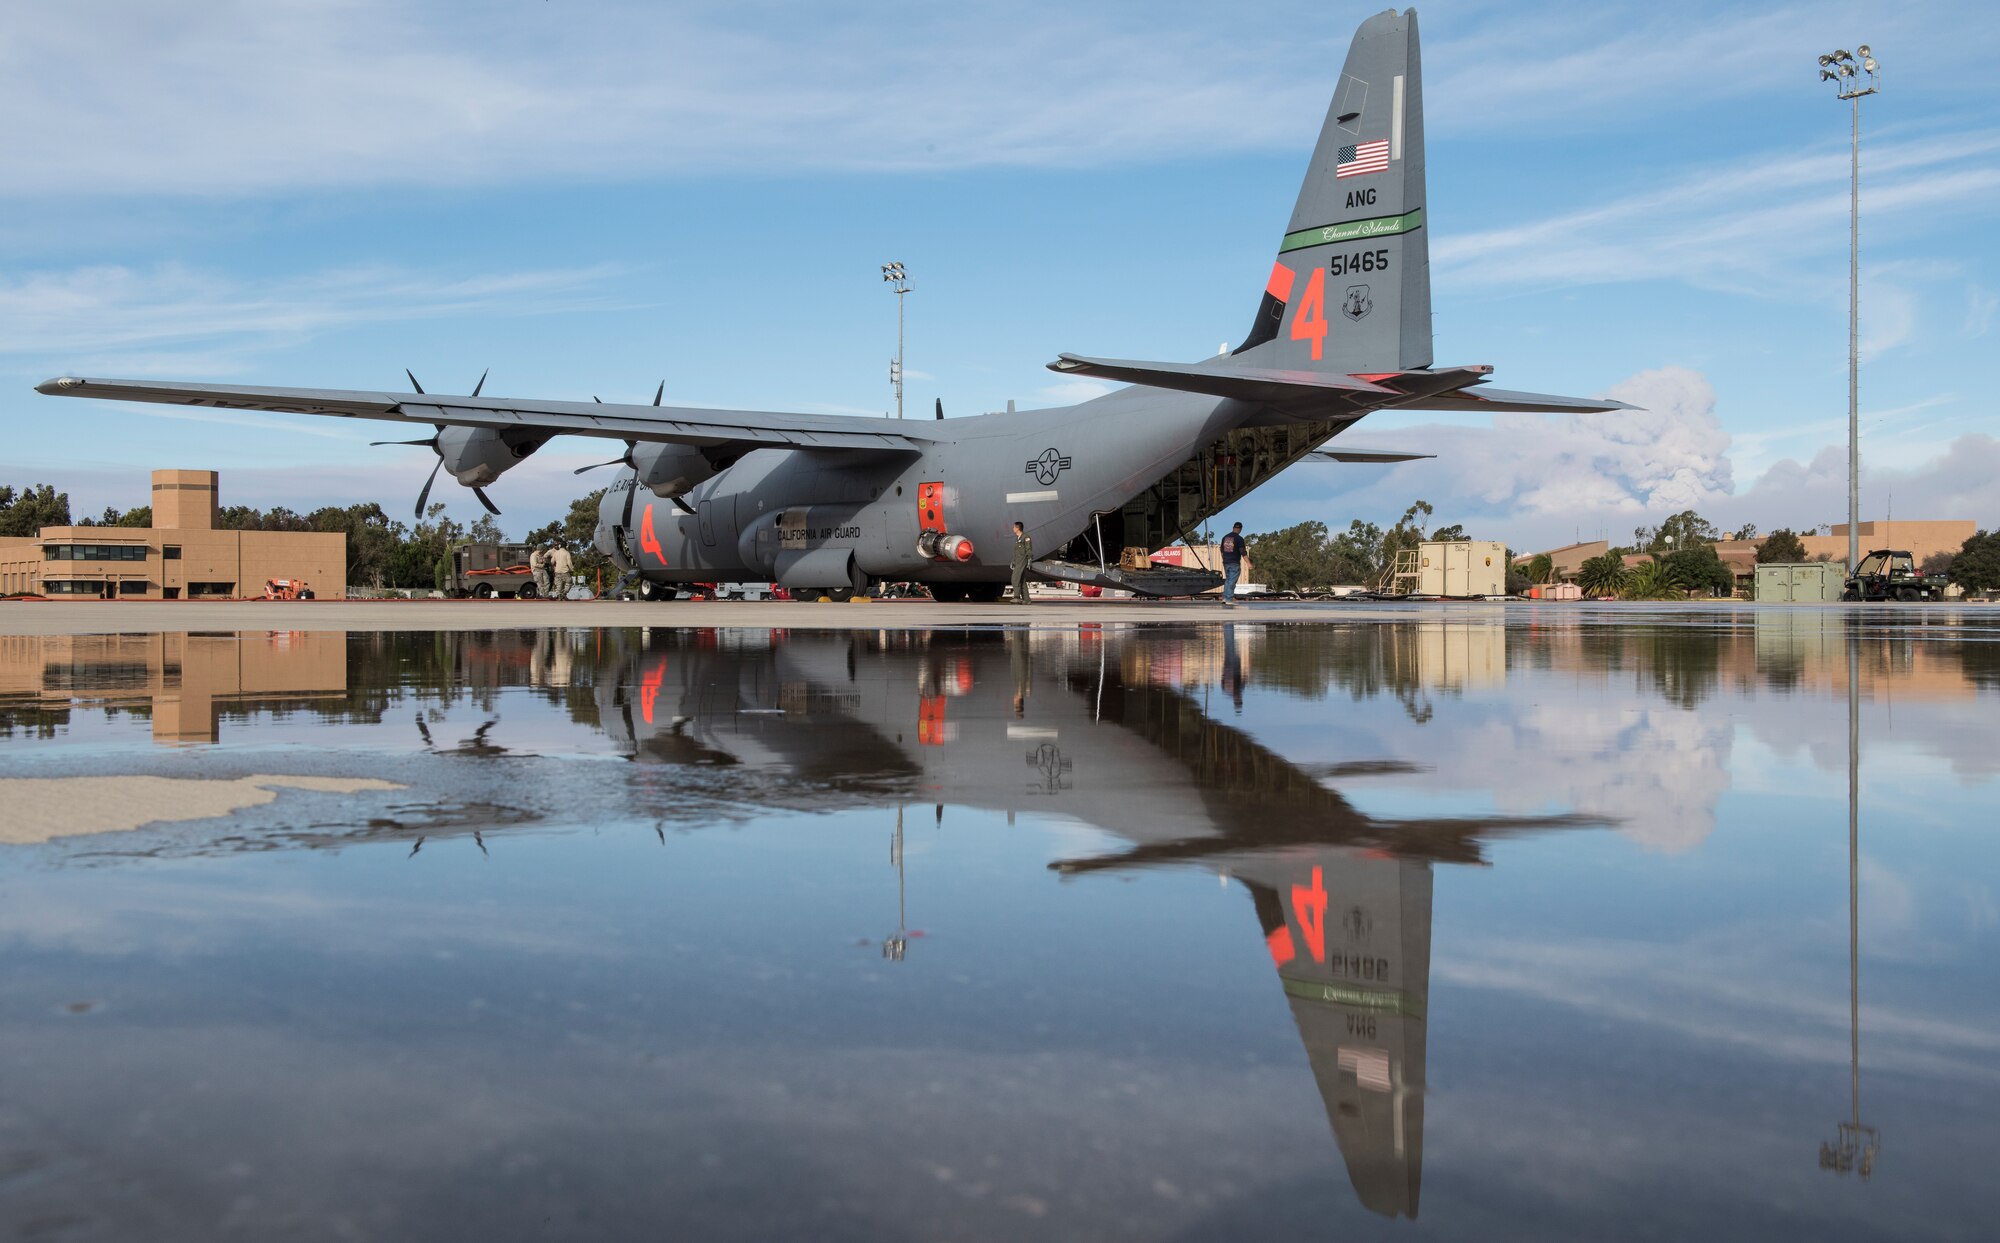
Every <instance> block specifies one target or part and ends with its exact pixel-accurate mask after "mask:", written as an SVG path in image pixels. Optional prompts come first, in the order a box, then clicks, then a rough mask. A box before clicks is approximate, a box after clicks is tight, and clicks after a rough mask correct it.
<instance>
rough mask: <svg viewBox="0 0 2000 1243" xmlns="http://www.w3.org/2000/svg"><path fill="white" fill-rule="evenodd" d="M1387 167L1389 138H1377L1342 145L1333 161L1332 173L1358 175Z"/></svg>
mask: <svg viewBox="0 0 2000 1243" xmlns="http://www.w3.org/2000/svg"><path fill="white" fill-rule="evenodd" d="M1388 168H1389V140H1388V139H1386V138H1378V139H1376V140H1375V141H1374V142H1357V143H1354V144H1352V145H1351V146H1346V147H1342V148H1341V149H1340V156H1339V158H1337V159H1336V160H1335V161H1334V167H1333V175H1334V176H1336V177H1360V176H1363V175H1365V174H1368V173H1380V172H1386V171H1388Z"/></svg>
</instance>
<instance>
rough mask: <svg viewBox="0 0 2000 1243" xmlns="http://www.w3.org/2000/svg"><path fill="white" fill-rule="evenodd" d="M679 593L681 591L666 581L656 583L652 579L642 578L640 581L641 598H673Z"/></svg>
mask: <svg viewBox="0 0 2000 1243" xmlns="http://www.w3.org/2000/svg"><path fill="white" fill-rule="evenodd" d="M679 594H680V593H679V592H677V591H675V590H674V589H673V588H672V587H669V586H667V585H666V584H664V583H655V582H652V581H650V580H642V581H641V582H640V583H639V598H640V599H641V600H671V599H673V598H674V597H675V596H676V595H679Z"/></svg>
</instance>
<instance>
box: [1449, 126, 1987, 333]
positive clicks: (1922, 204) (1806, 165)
mask: <svg viewBox="0 0 2000 1243" xmlns="http://www.w3.org/2000/svg"><path fill="white" fill-rule="evenodd" d="M1870 172H1871V175H1874V176H1875V177H1876V178H1877V180H1876V181H1875V182H1874V183H1872V184H1871V185H1869V186H1868V187H1867V188H1866V190H1865V192H1864V194H1863V197H1862V219H1863V227H1864V228H1867V227H1869V226H1870V225H1871V224H1879V223H1881V222H1883V221H1886V220H1897V221H1899V222H1904V223H1907V222H1910V221H1917V222H1919V223H1921V221H1922V217H1923V216H1924V214H1926V213H1932V214H1935V213H1944V212H1954V211H1957V212H1973V211H1978V212H1983V211H1985V210H1986V208H1987V205H1988V204H1989V203H1990V202H1991V200H1992V198H1993V196H1994V194H1995V193H1996V192H2000V130H1981V131H1976V132H1969V133H1961V134H1947V135H1942V136H1939V137H1935V138H1929V139H1919V140H1913V141H1904V142H1900V143H1896V144H1894V145H1892V146H1890V147H1889V149H1888V150H1886V151H1883V152H1881V153H1879V154H1878V155H1874V156H1871V157H1870ZM1847 178H1848V161H1847V153H1846V152H1845V151H1839V152H1835V151H1832V150H1826V151H1822V152H1818V153H1814V154H1808V155H1795V154H1783V153H1775V152H1772V153H1764V154H1761V155H1758V156H1755V157H1751V158H1747V159H1743V160H1739V161H1736V162H1733V163H1731V164H1729V165H1727V166H1725V167H1722V168H1719V169H1717V170H1715V171H1713V172H1710V173H1706V174H1697V175H1693V176H1688V175H1683V174H1682V173H1677V175H1676V176H1674V177H1672V178H1670V179H1669V180H1668V184H1667V185H1666V186H1665V187H1664V188H1660V189H1653V190H1645V191H1641V192H1638V193H1634V194H1629V195H1625V196H1622V197H1614V198H1609V199H1606V200H1604V201H1602V202H1600V203H1597V204H1596V205H1593V206H1590V207H1586V208H1583V209H1581V210H1578V211H1573V212H1568V213H1565V214H1563V215H1560V216H1554V217H1549V218H1547V219H1543V220H1540V221H1537V222H1534V223H1531V224H1526V225H1522V226H1518V227H1508V228H1504V229H1489V230H1485V231H1483V232H1479V233H1469V234H1467V233H1460V234H1456V235H1448V236H1444V237H1441V238H1440V240H1439V242H1438V244H1437V245H1436V246H1435V247H1433V249H1432V254H1431V257H1432V260H1433V262H1434V263H1435V265H1436V267H1437V268H1438V270H1439V273H1440V275H1441V277H1442V278H1443V279H1444V280H1446V281H1448V282H1450V283H1453V284H1457V285H1460V286H1464V287H1468V288H1478V287H1494V286H1498V287H1506V288H1508V289H1510V290H1514V291H1518V290H1521V289H1548V288H1554V287H1564V286H1574V285H1590V284H1602V283H1606V282H1611V281H1629V280H1653V279H1666V280H1675V281H1684V282H1687V283H1689V284H1692V285H1696V286H1698V287H1703V288H1712V289H1726V290H1729V291H1732V292H1736V293H1742V294H1749V295H1753V296H1760V297H1761V296H1769V295H1772V294H1789V295H1813V296H1818V295H1821V294H1824V293H1827V292H1830V291H1831V289H1832V288H1833V286H1834V285H1835V284H1840V285H1844V284H1845V282H1844V280H1839V279H1838V278H1836V277H1833V276H1831V275H1829V274H1828V273H1827V272H1826V271H1824V270H1823V269H1822V268H1820V267H1819V266H1818V265H1813V264H1806V263H1802V262H1801V261H1802V260H1806V259H1811V258H1814V257H1816V256H1821V255H1823V253H1824V252H1826V251H1828V250H1829V249H1844V245H1843V243H1844V242H1845V241H1846V237H1847V233H1846V230H1845V229H1844V228H1841V227H1840V226H1841V225H1842V224H1843V223H1844V222H1845V217H1846V215H1847V211H1848V193H1847V191H1848V185H1847ZM1842 275H1844V269H1843V272H1842ZM1874 293H1875V291H1874V290H1873V289H1871V299H1870V305H1871V307H1872V306H1873V305H1874V304H1875V297H1874ZM1889 335H1891V336H1893V326H1891V331H1890V333H1889ZM1884 339H1887V338H1886V337H1885V338H1884Z"/></svg>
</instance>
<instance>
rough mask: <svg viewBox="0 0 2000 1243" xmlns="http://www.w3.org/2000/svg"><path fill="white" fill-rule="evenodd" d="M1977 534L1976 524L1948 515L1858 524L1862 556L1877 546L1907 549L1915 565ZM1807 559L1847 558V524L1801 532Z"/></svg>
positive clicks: (1833, 559)
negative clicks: (1818, 531)
mask: <svg viewBox="0 0 2000 1243" xmlns="http://www.w3.org/2000/svg"><path fill="white" fill-rule="evenodd" d="M1978 533H1979V524H1978V523H1976V522H1972V521H1970V520H1966V519H1959V518H1947V519H1940V520H1936V521H1923V522H1864V523H1862V524H1861V526H1860V536H1861V555H1862V556H1864V557H1865V556H1867V555H1868V554H1869V553H1870V552H1872V551H1873V550H1875V549H1877V548H1892V549H1895V550H1897V551H1900V552H1908V553H1909V554H1910V556H1912V557H1914V558H1915V559H1916V562H1917V564H1918V565H1922V564H1923V563H1924V558H1926V557H1929V556H1932V555H1934V554H1936V553H1941V552H1953V553H1955V552H1957V551H1958V550H1959V549H1960V548H1963V547H1964V546H1965V541H1967V540H1969V539H1971V538H1972V537H1973V536H1974V535H1977V534H1978ZM1799 542H1800V543H1802V544H1804V545H1805V546H1806V557H1807V559H1808V560H1815V561H1816V560H1818V559H1819V558H1820V557H1821V556H1822V555H1823V556H1825V557H1826V558H1827V559H1828V560H1830V561H1840V562H1845V561H1846V560H1847V524H1846V523H1845V522H1840V523H1835V524H1834V525H1833V527H1832V528H1830V534H1827V535H1801V536H1799Z"/></svg>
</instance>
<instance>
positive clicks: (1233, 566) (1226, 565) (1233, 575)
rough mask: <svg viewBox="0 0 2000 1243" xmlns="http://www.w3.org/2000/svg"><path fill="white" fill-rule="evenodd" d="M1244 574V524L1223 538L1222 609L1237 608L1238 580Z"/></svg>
mask: <svg viewBox="0 0 2000 1243" xmlns="http://www.w3.org/2000/svg"><path fill="white" fill-rule="evenodd" d="M1242 573H1243V524H1242V523H1240V522H1239V523H1237V524H1236V525H1235V526H1232V527H1230V528H1229V534H1227V535H1225V536H1223V537H1222V607H1223V608H1226V609H1233V608H1235V607H1236V580H1237V578H1238V577H1239V576H1240V575H1241V574H1242Z"/></svg>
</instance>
